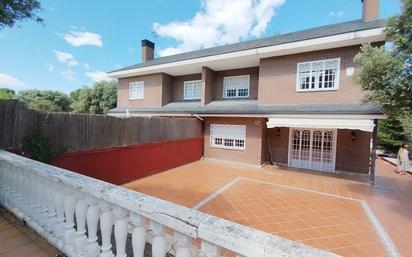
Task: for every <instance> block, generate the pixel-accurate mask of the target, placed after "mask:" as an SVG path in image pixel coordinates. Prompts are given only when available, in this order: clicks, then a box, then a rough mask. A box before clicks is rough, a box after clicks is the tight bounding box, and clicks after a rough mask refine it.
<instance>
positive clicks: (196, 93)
mask: <svg viewBox="0 0 412 257" xmlns="http://www.w3.org/2000/svg"><path fill="white" fill-rule="evenodd" d="M183 86H184V87H183V98H184V99H185V100H198V99H200V95H201V89H202V81H201V80H192V81H185V82H184V83H183Z"/></svg>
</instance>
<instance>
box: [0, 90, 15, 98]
mask: <svg viewBox="0 0 412 257" xmlns="http://www.w3.org/2000/svg"><path fill="white" fill-rule="evenodd" d="M14 95H15V92H14V90H11V89H9V88H0V100H9V99H13V97H14Z"/></svg>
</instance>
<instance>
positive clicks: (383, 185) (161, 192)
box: [124, 160, 412, 256]
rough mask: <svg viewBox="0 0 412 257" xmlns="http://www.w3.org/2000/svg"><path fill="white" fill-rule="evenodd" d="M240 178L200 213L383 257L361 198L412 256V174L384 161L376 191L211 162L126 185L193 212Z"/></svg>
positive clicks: (315, 176) (327, 177)
mask: <svg viewBox="0 0 412 257" xmlns="http://www.w3.org/2000/svg"><path fill="white" fill-rule="evenodd" d="M235 178H241V179H240V180H239V181H238V182H237V183H236V184H234V185H232V186H231V187H229V188H228V189H227V190H226V191H224V192H223V193H222V194H220V195H218V196H217V197H215V198H214V199H212V200H211V201H210V202H208V203H207V204H206V205H204V206H202V207H201V209H200V210H201V211H204V212H206V213H209V214H212V215H216V216H219V217H222V218H225V219H230V220H232V221H235V222H238V223H241V224H247V225H249V226H252V227H255V228H257V229H260V230H263V231H266V232H269V233H274V234H277V235H280V236H284V237H286V238H289V239H293V240H298V241H301V242H304V243H308V244H309V245H311V246H314V247H318V248H322V249H329V248H333V247H335V248H333V249H334V250H333V252H335V253H337V254H341V255H343V256H364V252H365V249H368V250H369V248H370V249H371V252H373V254H374V255H375V256H384V255H386V254H387V253H386V251H385V249H384V247H383V245H382V243H381V242H380V238H379V237H378V236H377V234H376V232H375V230H374V228H373V227H372V225H371V223H370V221H369V219H368V217H367V216H366V214H365V212H364V210H363V208H362V206H361V205H360V203H359V202H358V201H355V200H357V199H360V200H365V201H366V202H367V203H368V205H369V206H370V208H371V209H372V211H373V212H374V213H375V215H376V216H377V217H378V219H379V220H380V222H381V223H382V225H383V226H384V228H385V229H386V230H387V231H388V233H389V232H390V236H391V237H393V238H394V240H393V241H394V243H395V244H396V246H397V247H398V248H399V250H400V252H401V253H404V252H405V253H409V252H412V219H411V218H410V214H411V213H412V201H410V199H411V196H412V176H397V175H396V174H395V173H393V166H390V165H388V164H386V163H384V162H382V161H378V162H377V177H376V184H375V187H371V186H370V185H368V184H366V183H363V181H367V180H363V181H362V179H360V181H355V180H348V179H345V178H340V177H338V176H336V177H335V176H334V174H323V173H319V172H311V171H301V170H297V169H291V168H281V167H274V166H270V165H269V166H266V167H264V168H262V169H259V168H251V167H245V166H238V165H235V164H225V163H223V162H218V161H211V160H203V161H198V162H194V163H191V164H188V165H184V166H181V167H178V168H175V169H171V170H169V171H166V172H162V173H159V174H156V175H153V176H150V177H147V178H143V179H140V180H137V181H133V182H131V183H128V184H126V185H124V186H125V187H128V188H131V189H134V190H137V191H140V192H143V193H146V194H150V195H153V196H156V197H160V198H162V199H165V200H169V201H172V202H175V203H177V204H182V205H185V206H188V207H193V206H195V205H196V204H198V203H199V202H200V201H202V200H203V199H206V198H207V197H208V196H210V195H211V194H212V193H213V192H215V191H216V190H218V189H219V188H221V187H223V186H224V185H226V184H227V183H229V182H230V181H232V180H234V179H235ZM270 183H271V184H270ZM285 186H286V187H285ZM159 188H160V189H159ZM300 189H305V190H300ZM307 190H312V191H314V192H309V191H307ZM321 192H327V193H328V194H331V195H335V196H345V197H349V198H352V199H354V200H350V199H342V198H337V197H333V196H330V195H325V194H320V193H321ZM294 231H295V233H294ZM395 239H396V240H395ZM404 256H407V255H404Z"/></svg>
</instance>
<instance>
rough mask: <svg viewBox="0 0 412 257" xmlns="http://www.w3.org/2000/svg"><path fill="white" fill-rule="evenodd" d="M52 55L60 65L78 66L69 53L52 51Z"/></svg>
mask: <svg viewBox="0 0 412 257" xmlns="http://www.w3.org/2000/svg"><path fill="white" fill-rule="evenodd" d="M54 54H55V55H56V58H57V60H58V61H59V62H61V63H64V64H67V65H69V66H76V65H78V64H79V63H78V62H77V61H76V60H75V59H74V57H73V55H72V54H70V53H66V52H61V51H57V50H54Z"/></svg>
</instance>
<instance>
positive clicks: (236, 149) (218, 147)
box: [211, 146, 246, 151]
mask: <svg viewBox="0 0 412 257" xmlns="http://www.w3.org/2000/svg"><path fill="white" fill-rule="evenodd" d="M211 148H216V149H222V150H233V151H244V150H245V149H246V148H232V147H224V146H222V147H220V146H211Z"/></svg>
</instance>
